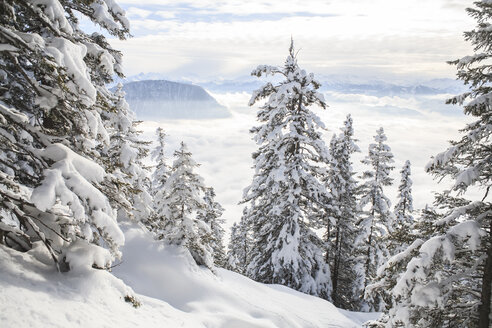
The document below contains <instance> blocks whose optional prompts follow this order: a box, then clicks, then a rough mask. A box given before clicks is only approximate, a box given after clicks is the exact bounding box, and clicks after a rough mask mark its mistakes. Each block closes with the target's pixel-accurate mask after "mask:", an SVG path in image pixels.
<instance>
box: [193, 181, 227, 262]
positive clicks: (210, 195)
mask: <svg viewBox="0 0 492 328" xmlns="http://www.w3.org/2000/svg"><path fill="white" fill-rule="evenodd" d="M203 201H204V202H205V207H204V208H203V209H202V210H200V211H199V212H198V220H200V221H203V222H205V223H207V224H208V225H209V227H210V232H211V236H210V246H211V247H212V257H213V260H214V264H215V265H216V266H218V267H222V268H223V267H225V265H226V254H225V250H224V234H225V230H224V228H223V227H222V225H223V224H224V222H225V220H224V219H221V218H220V217H221V216H222V214H223V213H224V208H223V207H222V206H221V205H220V204H219V203H218V202H216V201H215V191H214V189H213V188H207V189H206V190H205V195H204V196H203Z"/></svg>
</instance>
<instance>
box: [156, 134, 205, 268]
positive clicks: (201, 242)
mask: <svg viewBox="0 0 492 328" xmlns="http://www.w3.org/2000/svg"><path fill="white" fill-rule="evenodd" d="M191 155H192V154H191V153H190V152H189V151H188V148H187V147H186V145H185V144H184V142H181V147H180V149H179V150H177V151H175V152H174V157H175V158H176V159H175V160H174V162H173V165H172V167H171V173H170V175H169V177H168V179H167V181H166V183H165V185H164V188H163V189H162V190H160V191H159V192H158V193H157V194H156V196H155V198H156V200H155V201H156V202H157V204H158V205H157V210H156V219H155V220H154V222H155V223H156V232H157V238H158V239H162V240H164V241H165V242H166V243H168V244H171V245H178V246H184V247H186V248H187V249H188V250H189V252H190V254H191V256H192V257H193V259H194V260H195V262H196V263H197V264H198V265H205V266H206V267H208V268H213V256H212V248H211V247H210V242H211V240H212V235H211V230H210V227H209V225H208V224H207V223H206V222H204V221H202V220H200V218H199V215H198V213H199V212H200V211H203V210H205V208H206V204H205V202H204V201H203V193H204V192H205V190H206V188H205V186H204V185H203V179H202V178H201V177H200V176H199V175H198V174H196V173H195V172H194V169H195V168H196V167H198V166H199V165H198V164H197V163H196V162H195V161H194V160H193V158H192V157H191Z"/></svg>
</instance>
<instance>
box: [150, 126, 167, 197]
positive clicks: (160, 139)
mask: <svg viewBox="0 0 492 328" xmlns="http://www.w3.org/2000/svg"><path fill="white" fill-rule="evenodd" d="M155 134H156V135H157V146H156V147H155V148H154V149H153V150H152V153H151V156H152V159H153V160H154V161H156V162H157V165H156V167H155V170H154V172H153V173H152V194H153V195H155V194H156V193H157V192H158V191H159V190H161V189H162V188H164V185H165V184H166V181H167V178H169V166H168V165H167V163H166V155H165V153H164V151H165V147H166V133H165V132H164V130H163V129H162V128H161V127H158V128H157V130H156V131H155Z"/></svg>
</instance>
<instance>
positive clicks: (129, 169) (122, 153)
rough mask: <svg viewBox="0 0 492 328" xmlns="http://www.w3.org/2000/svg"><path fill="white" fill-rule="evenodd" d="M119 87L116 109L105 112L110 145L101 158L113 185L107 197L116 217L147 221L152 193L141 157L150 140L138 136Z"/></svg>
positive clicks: (139, 132)
mask: <svg viewBox="0 0 492 328" xmlns="http://www.w3.org/2000/svg"><path fill="white" fill-rule="evenodd" d="M122 87H123V86H122V85H121V84H118V86H117V88H116V91H115V94H114V98H115V103H114V107H115V108H116V109H118V110H114V111H111V112H109V113H105V114H104V115H105V116H107V117H108V130H109V132H110V134H111V137H110V143H109V146H106V147H104V148H103V149H102V151H103V153H104V155H105V156H104V157H103V158H102V161H103V162H106V163H107V165H106V166H107V167H109V170H107V173H109V174H108V175H107V180H108V181H109V185H112V186H114V187H115V188H114V193H113V195H111V197H110V198H111V199H112V201H113V204H114V207H115V208H117V209H118V219H119V220H133V221H136V222H147V221H148V220H149V218H150V217H152V207H151V204H152V197H151V195H150V193H149V189H150V180H149V178H148V175H147V173H148V168H147V167H145V165H144V164H143V159H144V158H145V157H146V156H147V154H148V151H149V150H148V145H149V142H146V141H142V140H141V139H140V134H141V131H139V130H137V126H138V124H139V122H138V121H135V120H134V115H133V112H132V111H131V110H130V107H129V105H128V103H127V102H126V100H125V98H124V96H125V93H124V92H123V91H122Z"/></svg>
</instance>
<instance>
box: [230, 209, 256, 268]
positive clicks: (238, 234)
mask: <svg viewBox="0 0 492 328" xmlns="http://www.w3.org/2000/svg"><path fill="white" fill-rule="evenodd" d="M246 214H247V210H246V209H245V210H244V211H243V216H242V217H241V220H240V221H239V224H238V223H234V224H233V226H232V228H231V238H230V240H229V250H228V252H227V269H229V270H232V271H235V272H237V273H240V274H242V275H247V270H246V269H247V267H248V264H249V262H250V259H251V254H250V253H251V250H252V248H253V245H252V240H251V236H250V232H249V227H248V223H247V222H246V216H245V215H246Z"/></svg>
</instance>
